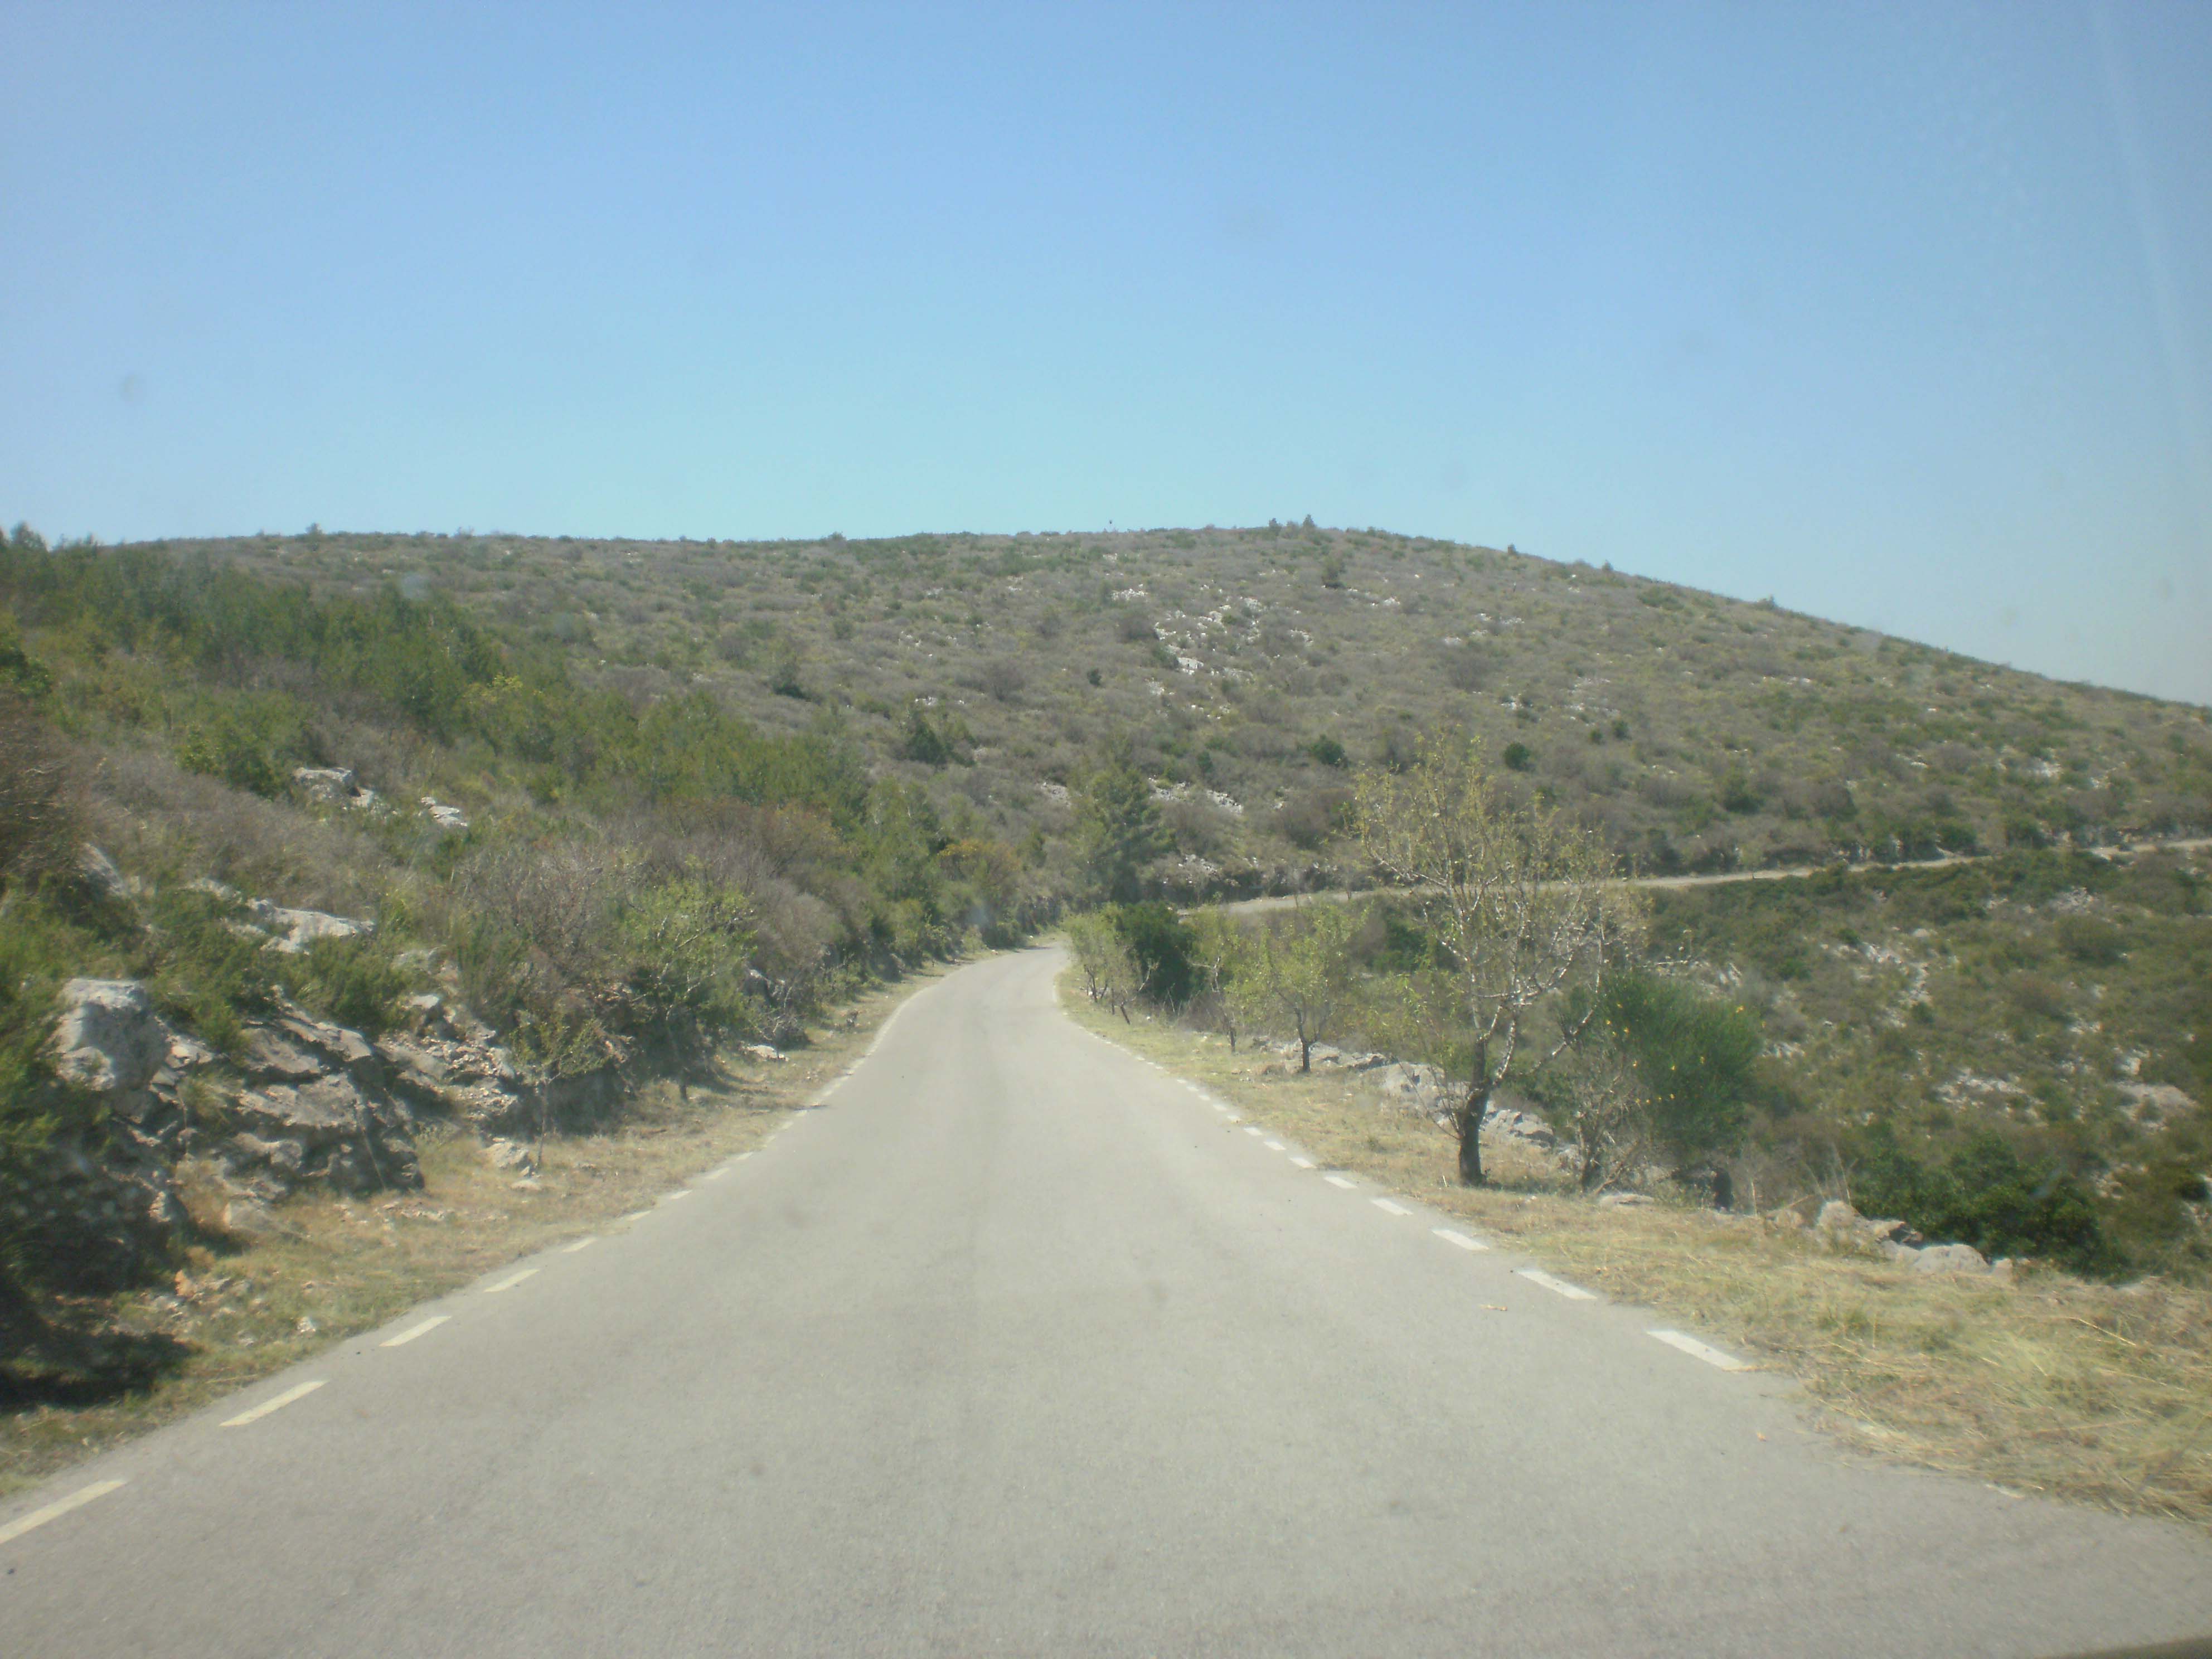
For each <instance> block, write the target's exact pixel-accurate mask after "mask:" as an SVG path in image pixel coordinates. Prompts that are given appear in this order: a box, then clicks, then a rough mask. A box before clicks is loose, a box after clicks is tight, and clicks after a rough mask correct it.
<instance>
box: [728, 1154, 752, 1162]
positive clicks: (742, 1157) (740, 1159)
mask: <svg viewBox="0 0 2212 1659" xmlns="http://www.w3.org/2000/svg"><path fill="white" fill-rule="evenodd" d="M751 1156H752V1153H750V1152H739V1153H738V1155H737V1156H736V1157H735V1158H732V1159H731V1160H730V1162H731V1163H732V1164H742V1163H744V1161H745V1160H746V1159H747V1158H750V1157H751Z"/></svg>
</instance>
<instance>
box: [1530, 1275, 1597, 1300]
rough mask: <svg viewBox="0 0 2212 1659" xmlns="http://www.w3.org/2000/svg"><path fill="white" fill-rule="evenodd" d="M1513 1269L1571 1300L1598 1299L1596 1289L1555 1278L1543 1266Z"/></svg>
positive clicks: (1554, 1293) (1556, 1294) (1557, 1294)
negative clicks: (1588, 1288) (1589, 1289)
mask: <svg viewBox="0 0 2212 1659" xmlns="http://www.w3.org/2000/svg"><path fill="white" fill-rule="evenodd" d="M1513 1271H1514V1272H1516V1273H1519V1274H1520V1275H1521V1277H1522V1278H1523V1279H1529V1280H1532V1281H1533V1282H1534V1283H1536V1284H1538V1285H1542V1286H1543V1287H1544V1288H1545V1289H1546V1290H1547V1291H1551V1292H1552V1293H1553V1295H1555V1296H1564V1297H1566V1298H1567V1300H1568V1301H1570V1302H1595V1301H1596V1300H1597V1292H1596V1291H1586V1290H1584V1289H1583V1287H1582V1286H1581V1285H1570V1284H1568V1283H1567V1281H1566V1280H1565V1279H1554V1278H1553V1277H1552V1275H1551V1274H1549V1273H1546V1272H1545V1271H1544V1270H1543V1269H1542V1268H1541V1267H1516V1268H1515V1269H1514V1270H1513Z"/></svg>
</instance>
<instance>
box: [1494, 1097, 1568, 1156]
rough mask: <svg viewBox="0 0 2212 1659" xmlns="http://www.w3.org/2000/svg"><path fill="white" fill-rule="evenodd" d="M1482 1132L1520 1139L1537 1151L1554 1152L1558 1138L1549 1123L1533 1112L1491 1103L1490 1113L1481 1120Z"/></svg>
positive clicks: (1557, 1145) (1509, 1138) (1557, 1144)
mask: <svg viewBox="0 0 2212 1659" xmlns="http://www.w3.org/2000/svg"><path fill="white" fill-rule="evenodd" d="M1482 1132H1483V1133H1485V1134H1487V1135H1499V1136H1503V1137H1504V1139H1507V1140H1517V1141H1520V1142H1521V1143H1522V1145H1523V1146H1534V1147H1535V1148H1536V1149H1537V1150H1538V1151H1539V1152H1554V1151H1556V1150H1558V1147H1559V1136H1558V1135H1556V1134H1554V1133H1552V1126H1551V1125H1550V1124H1548V1123H1547V1122H1545V1121H1544V1120H1543V1119H1542V1118H1541V1117H1539V1116H1537V1115H1536V1114H1535V1113H1534V1112H1531V1111H1528V1110H1525V1109H1522V1108H1521V1107H1517V1106H1496V1105H1493V1106H1492V1108H1491V1109H1490V1115H1488V1116H1487V1117H1486V1118H1484V1119H1483V1120H1482Z"/></svg>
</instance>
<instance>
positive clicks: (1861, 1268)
mask: <svg viewBox="0 0 2212 1659" xmlns="http://www.w3.org/2000/svg"><path fill="white" fill-rule="evenodd" d="M1061 1000H1062V1002H1063V1005H1064V1006H1066V1008H1067V1010H1068V1011H1069V1012H1070V1013H1071V1014H1073V1016H1074V1017H1075V1018H1077V1019H1078V1020H1079V1021H1081V1022H1082V1023H1083V1024H1086V1025H1088V1026H1090V1027H1091V1029H1093V1030H1097V1031H1098V1032H1099V1033H1101V1034H1102V1035H1103V1036H1108V1037H1109V1038H1111V1039H1112V1040H1114V1041H1115V1042H1120V1043H1122V1044H1124V1045H1125V1046H1127V1048H1131V1049H1133V1050H1134V1051H1135V1052H1137V1053H1139V1054H1144V1055H1146V1056H1147V1057H1149V1058H1151V1059H1153V1060H1158V1061H1159V1062H1160V1063H1161V1064H1162V1065H1164V1066H1170V1068H1172V1069H1173V1070H1175V1071H1176V1072H1177V1073H1180V1074H1181V1075H1182V1076H1185V1077H1188V1078H1190V1079H1194V1080H1195V1081H1198V1082H1200V1083H1203V1084H1205V1085H1206V1086H1207V1087H1209V1088H1211V1089H1212V1090H1214V1091H1216V1092H1217V1093H1218V1094H1219V1095H1221V1096H1222V1097H1224V1098H1225V1099H1227V1100H1230V1101H1232V1102H1234V1103H1236V1104H1237V1106H1238V1107H1239V1108H1240V1109H1243V1111H1245V1112H1247V1113H1249V1115H1251V1116H1252V1117H1253V1118H1254V1119H1255V1121H1259V1122H1261V1123H1264V1124H1266V1125H1267V1126H1268V1127H1272V1128H1273V1129H1275V1130H1276V1131H1278V1132H1279V1133H1283V1134H1285V1135H1287V1136H1290V1137H1292V1138H1294V1139H1297V1140H1298V1141H1300V1142H1301V1143H1303V1144H1304V1146H1305V1147H1306V1149H1307V1150H1308V1151H1309V1152H1311V1153H1313V1154H1314V1156H1315V1157H1316V1158H1321V1159H1322V1160H1324V1161H1325V1162H1326V1163H1328V1164H1334V1165H1336V1166H1338V1167H1340V1168H1342V1169H1345V1170H1350V1171H1353V1172H1356V1173H1358V1174H1359V1175H1362V1176H1366V1177H1367V1178H1368V1179H1370V1180H1371V1181H1374V1182H1377V1183H1378V1184H1380V1185H1383V1186H1385V1187H1389V1188H1395V1190H1397V1191H1399V1192H1401V1193H1404V1194H1408V1195H1410V1196H1413V1197H1415V1198H1418V1199H1419V1200H1422V1201H1423V1202H1424V1203H1426V1204H1429V1205H1431V1206H1434V1207H1435V1208H1437V1209H1439V1210H1442V1211H1444V1212H1448V1213H1449V1214H1453V1215H1456V1216H1461V1217H1464V1218H1466V1219H1468V1221H1470V1222H1472V1223H1474V1225H1477V1226H1478V1227H1480V1229H1481V1230H1483V1231H1485V1232H1486V1233H1488V1234H1489V1235H1491V1236H1492V1237H1495V1238H1497V1239H1498V1240H1500V1241H1502V1242H1504V1243H1510V1245H1511V1246H1512V1247H1513V1248H1515V1249H1519V1250H1521V1251H1523V1252H1525V1253H1526V1254H1527V1255H1529V1256H1530V1257H1532V1258H1534V1260H1536V1261H1539V1262H1541V1264H1543V1265H1544V1266H1546V1267H1554V1268H1557V1269H1558V1270H1559V1271H1560V1272H1562V1273H1568V1274H1571V1276H1572V1277H1574V1278H1576V1279H1580V1280H1582V1281H1583V1282H1584V1283H1587V1284H1590V1285H1597V1286H1601V1287H1602V1288H1603V1289H1604V1290H1605V1291H1606V1292H1607V1294H1608V1295H1610V1296H1613V1297H1616V1298H1618V1299H1620V1300H1623V1301H1628V1302H1634V1303H1638V1304H1644V1305H1647V1306H1650V1307H1652V1308H1654V1309H1656V1310H1661V1311H1662V1312H1663V1313H1664V1314H1665V1315H1666V1316H1668V1318H1670V1319H1674V1320H1678V1321H1680V1322H1686V1323H1688V1324H1691V1325H1692V1326H1694V1327H1695V1328H1698V1329H1699V1330H1701V1331H1703V1332H1704V1333H1705V1334H1708V1335H1710V1336H1711V1338H1712V1339H1713V1340H1715V1341H1717V1342H1720V1343H1723V1345H1725V1346H1729V1347H1731V1348H1734V1349H1735V1350H1736V1351H1738V1352H1742V1353H1745V1354H1747V1356H1750V1357H1753V1358H1756V1359H1757V1360H1758V1362H1759V1364H1762V1365H1764V1366H1765V1367H1766V1368H1767V1369H1770V1370H1780V1371H1784V1372H1787V1373H1789V1374H1790V1375H1793V1376H1796V1377H1797V1378H1798V1379H1799V1380H1800V1381H1801V1382H1802V1383H1803V1384H1804V1385H1805V1388H1806V1390H1807V1392H1808V1395H1810V1397H1811V1399H1812V1401H1814V1404H1815V1407H1816V1408H1817V1410H1818V1413H1819V1417H1820V1421H1821V1424H1822V1425H1823V1426H1824V1427H1825V1428H1826V1429H1827V1430H1828V1431H1831V1432H1832V1433H1834V1434H1837V1435H1838V1436H1839V1437H1842V1438H1844V1439H1846V1440H1849V1441H1850V1442H1852V1443H1856V1444H1857V1445H1859V1446H1861V1447H1863V1448H1864V1449H1869V1450H1871V1451H1876V1452H1879V1453H1881V1454H1882V1455H1887V1456H1891V1457H1896V1458H1899V1459H1903V1460H1905V1461H1908V1462H1915V1463H1919V1464H1923V1465H1925V1466H1928V1467H1929V1468H1939V1469H1945V1470H1949V1471H1953V1472H1954V1473H1958V1474H1970V1475H1973V1476H1976V1477H1978V1478H1979V1479H1981V1480H1988V1481H1991V1482H1994V1483H1996V1484H1997V1485H2000V1486H2003V1487H2005V1488H2006V1489H2008V1490H2009V1491H2013V1492H2044V1493H2049V1494H2052V1495H2056V1496H2064V1497H2070V1498H2086V1499H2088V1500H2091V1501H2093V1502H2096V1503H2100V1504H2106V1505H2107V1506H2109V1507H2111V1508H2113V1509H2116V1510H2126V1511H2130V1512H2133V1513H2137V1514H2153V1515H2161V1516H2174V1517H2179V1518H2182V1519H2185V1520H2188V1521H2191V1522H2195V1523H2197V1525H2200V1526H2212V1293H2208V1292H2207V1291H2205V1290H2203V1289H2202V1288H2199V1287H2194V1286H2188V1285H2172V1284H2166V1283H2161V1282H2159V1281H2155V1280H2148V1281H2145V1282H2143V1283H2142V1284H2140V1285H2129V1286H2124V1287H2122V1286H2115V1285H2098V1284H2091V1283H2086V1282H2084V1281H2082V1280H2081V1279H2075V1278H2072V1277H2070V1276H2069V1275H2067V1274H2063V1273H2056V1272H2050V1271H2041V1270H2037V1271H2031V1272H2028V1273H2026V1274H2025V1275H2023V1276H2022V1277H2021V1279H2019V1280H2018V1281H2016V1282H2015V1283H2014V1284H2012V1285H2002V1284H1997V1283H1994V1282H1992V1281H1990V1280H1989V1279H1971V1278H1954V1277H1935V1276H1930V1275H1924V1274H1915V1273H1910V1272H1907V1271H1905V1270H1904V1269H1902V1268H1899V1267H1893V1266H1892V1265H1890V1264H1889V1263H1887V1262H1886V1261H1880V1260H1877V1259H1875V1258H1872V1257H1868V1256H1858V1255H1837V1254H1832V1253H1831V1252H1829V1251H1827V1250H1826V1249H1823V1248H1821V1247H1820V1244H1818V1243H1816V1242H1815V1241H1814V1239H1813V1238H1812V1237H1809V1236H1808V1234H1806V1233H1804V1232H1802V1231H1795V1230H1786V1229H1784V1228H1781V1227H1778V1226H1776V1225H1771V1224H1770V1223H1767V1222H1764V1221H1761V1220H1759V1219H1758V1218H1751V1217H1735V1216H1721V1215H1715V1214H1713V1213H1711V1212H1708V1211H1704V1210H1699V1209H1692V1208H1675V1207H1671V1206H1650V1207H1634V1208H1625V1209H1612V1208H1603V1209H1601V1208H1600V1207H1599V1206H1596V1205H1595V1204H1593V1203H1591V1202H1589V1201H1588V1200H1584V1199H1582V1198H1580V1197H1578V1196H1576V1195H1574V1194H1571V1193H1569V1192H1566V1191H1564V1190H1562V1189H1561V1188H1559V1185H1558V1184H1557V1182H1555V1181H1553V1180H1552V1179H1551V1178H1550V1176H1549V1172H1548V1171H1547V1170H1544V1169H1542V1168H1541V1167H1540V1166H1538V1165H1537V1164H1534V1162H1532V1161H1529V1160H1527V1159H1525V1158H1521V1159H1516V1153H1515V1149H1513V1148H1511V1147H1510V1146H1500V1147H1498V1148H1497V1149H1495V1151H1494V1152H1493V1150H1492V1147H1490V1146H1488V1145H1487V1144H1486V1146H1485V1148H1484V1161H1485V1163H1486V1164H1490V1165H1492V1168H1493V1170H1495V1172H1496V1174H1497V1175H1498V1185H1497V1186H1496V1187H1494V1188H1488V1189H1483V1190H1474V1189H1470V1188H1465V1187H1462V1186H1461V1185H1459V1184H1458V1182H1457V1180H1456V1178H1455V1164H1454V1158H1453V1146H1452V1143H1451V1139H1450V1137H1449V1135H1448V1134H1447V1133H1444V1132H1443V1131H1442V1130H1439V1129H1437V1127H1435V1126H1434V1125H1432V1124H1431V1123H1429V1122H1427V1121H1424V1120H1422V1119H1419V1118H1418V1117H1414V1116H1412V1115H1407V1114H1402V1113H1393V1112H1385V1111H1383V1110H1381V1109H1379V1108H1378V1106H1377V1104H1376V1095H1375V1091H1374V1090H1373V1088H1372V1086H1371V1085H1365V1084H1364V1083H1362V1082H1361V1081H1360V1080H1359V1079H1358V1078H1356V1077H1346V1076H1343V1075H1341V1074H1334V1075H1332V1074H1328V1073H1316V1074H1315V1075H1313V1076H1310V1077H1299V1076H1297V1075H1296V1074H1295V1073H1286V1072H1285V1070H1284V1068H1283V1066H1282V1063H1281V1062H1280V1061H1279V1060H1275V1059H1274V1057H1273V1056H1272V1055H1267V1054H1252V1053H1250V1052H1249V1051H1247V1052H1245V1053H1242V1054H1235V1055H1232V1054H1231V1053H1230V1052H1229V1049H1228V1047H1227V1045H1226V1044H1225V1043H1224V1042H1222V1041H1221V1040H1220V1039H1219V1038H1218V1037H1212V1036H1206V1035H1203V1034H1200V1033H1195V1032H1192V1031H1189V1030H1185V1029H1182V1027H1179V1026H1176V1025H1175V1024H1171V1023H1170V1022H1167V1021H1164V1020H1159V1019H1149V1020H1148V1019H1146V1018H1143V1017H1142V1016H1139V1017H1138V1018H1137V1019H1136V1021H1135V1022H1134V1023H1133V1024H1125V1023H1124V1022H1123V1021H1122V1020H1121V1019H1120V1018H1116V1017H1115V1015H1113V1014H1112V1013H1110V1012H1108V1011H1106V1010H1105V1009H1103V1008H1102V1007H1100V1006H1097V1005H1095V1004H1092V1003H1091V1002H1089V1001H1088V1000H1086V999H1085V997H1084V996H1083V994H1082V993H1081V991H1080V989H1079V988H1078V987H1076V986H1075V985H1073V983H1072V982H1071V981H1066V980H1063V981H1062V984H1061Z"/></svg>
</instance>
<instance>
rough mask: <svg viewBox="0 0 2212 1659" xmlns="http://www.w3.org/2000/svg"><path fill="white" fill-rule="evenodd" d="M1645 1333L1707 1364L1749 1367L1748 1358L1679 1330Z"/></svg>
mask: <svg viewBox="0 0 2212 1659" xmlns="http://www.w3.org/2000/svg"><path fill="white" fill-rule="evenodd" d="M1647 1334H1649V1335H1652V1336H1656V1337H1657V1338H1658V1339H1659V1340H1661V1341H1662V1342H1664V1343H1665V1344H1666V1345H1667V1346H1668V1347H1670V1348H1680V1350H1681V1351H1682V1352H1684V1353H1686V1354H1690V1355H1692V1356H1693V1357H1695V1358H1699V1359H1702V1360H1704V1361H1705V1364H1708V1365H1717V1366H1719V1367H1720V1368H1721V1370H1724V1371H1747V1370H1750V1369H1751V1362H1750V1361H1749V1360H1747V1359H1738V1358H1736V1357H1735V1355H1734V1354H1732V1353H1723V1352H1722V1351H1721V1350H1720V1349H1718V1348H1716V1347H1714V1346H1711V1344H1709V1343H1705V1342H1700V1341H1699V1340H1698V1339H1697V1338H1696V1337H1694V1336H1686V1335H1684V1334H1682V1333H1681V1332H1680V1331H1651V1332H1649V1333H1647Z"/></svg>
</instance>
